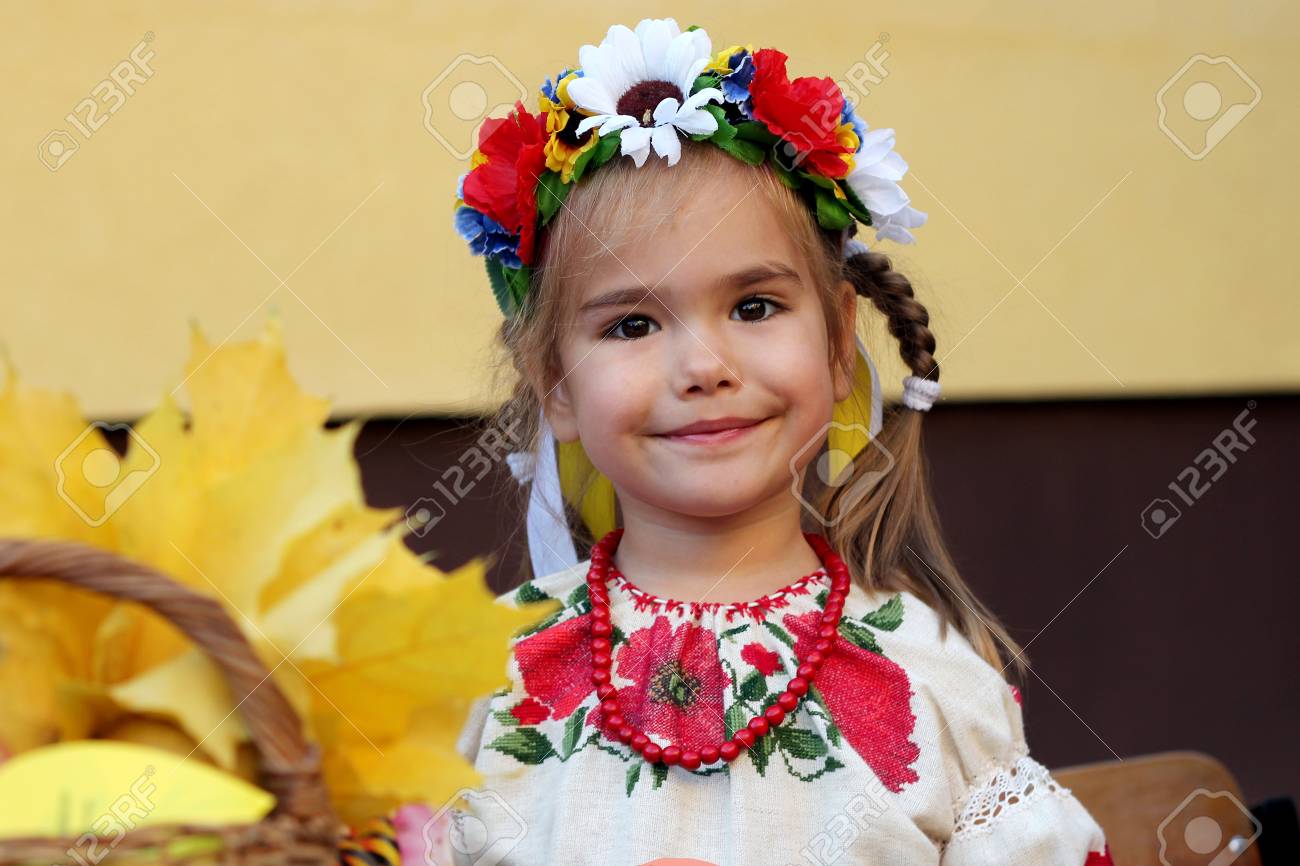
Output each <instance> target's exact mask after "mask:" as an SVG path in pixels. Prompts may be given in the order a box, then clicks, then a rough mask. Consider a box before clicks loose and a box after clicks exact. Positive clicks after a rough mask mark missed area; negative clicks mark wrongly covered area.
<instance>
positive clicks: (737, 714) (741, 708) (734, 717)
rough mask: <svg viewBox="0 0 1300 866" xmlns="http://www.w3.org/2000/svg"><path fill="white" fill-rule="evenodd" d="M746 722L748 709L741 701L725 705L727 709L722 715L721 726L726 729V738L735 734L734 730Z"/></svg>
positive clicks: (747, 721)
mask: <svg viewBox="0 0 1300 866" xmlns="http://www.w3.org/2000/svg"><path fill="white" fill-rule="evenodd" d="M748 723H749V715H748V711H747V710H746V709H745V705H744V704H741V703H735V704H732V705H731V706H729V707H727V711H726V712H725V713H724V714H723V716H722V726H723V729H724V730H725V731H726V734H727V739H728V740H730V739H731V738H732V736H734V735H735V733H736V731H739V730H740V729H741V728H743V727H745V725H746V724H748Z"/></svg>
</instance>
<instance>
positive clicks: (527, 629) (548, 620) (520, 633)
mask: <svg viewBox="0 0 1300 866" xmlns="http://www.w3.org/2000/svg"><path fill="white" fill-rule="evenodd" d="M563 614H564V609H563V608H561V609H560V610H557V611H555V612H554V613H551V614H550V615H548V616H547V617H545V618H544V619H542V620H541V621H540V622H535V623H533V624H532V625H526V626H524V627H523V628H521V629H517V630H516V631H515V633H514V635H513V637H514V638H515V639H521V638H526V637H528V636H529V635H531V634H537V633H538V632H539V631H542V630H543V629H548V628H550V627H551V626H553V625H555V624H556V623H557V622H559V621H560V617H561V616H562V615H563Z"/></svg>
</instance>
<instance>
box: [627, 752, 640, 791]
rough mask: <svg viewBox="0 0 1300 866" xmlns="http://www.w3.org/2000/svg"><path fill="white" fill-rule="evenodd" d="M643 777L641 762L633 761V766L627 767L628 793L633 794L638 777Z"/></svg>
mask: <svg viewBox="0 0 1300 866" xmlns="http://www.w3.org/2000/svg"><path fill="white" fill-rule="evenodd" d="M640 778H641V762H640V761H633V762H632V766H630V767H628V768H627V795H628V796H629V797H631V796H632V789H633V788H635V787H636V782H637V779H640Z"/></svg>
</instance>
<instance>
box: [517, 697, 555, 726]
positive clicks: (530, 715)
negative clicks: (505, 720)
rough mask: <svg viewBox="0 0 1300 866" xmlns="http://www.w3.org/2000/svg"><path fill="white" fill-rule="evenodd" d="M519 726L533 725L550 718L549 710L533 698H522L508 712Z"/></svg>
mask: <svg viewBox="0 0 1300 866" xmlns="http://www.w3.org/2000/svg"><path fill="white" fill-rule="evenodd" d="M510 714H511V715H512V716H514V717H515V718H516V719H518V720H519V724H521V725H535V724H537V723H538V722H542V721H545V720H546V719H549V718H550V717H551V710H550V708H549V707H547V706H546V705H544V704H542V703H540V702H538V701H537V700H536V699H534V698H524V699H523V700H522V701H520V702H519V703H518V704H516V705H515V706H514V708H512V709H511V710H510Z"/></svg>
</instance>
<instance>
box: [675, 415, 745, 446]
mask: <svg viewBox="0 0 1300 866" xmlns="http://www.w3.org/2000/svg"><path fill="white" fill-rule="evenodd" d="M765 420H767V419H765V418H735V417H727V418H713V419H711V420H708V421H696V422H695V423H694V424H688V425H686V426H685V427H679V428H677V429H676V430H670V431H669V432H667V433H660V434H659V435H660V436H661V437H662V438H664V439H667V440H668V441H670V442H690V443H694V444H697V445H713V444H717V443H722V442H731V441H732V440H734V439H739V438H740V437H741V436H744V435H745V434H747V433H748V432H749V431H750V430H752V429H754V428H755V427H757V426H758V425H759V424H761V423H763V421H765Z"/></svg>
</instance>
